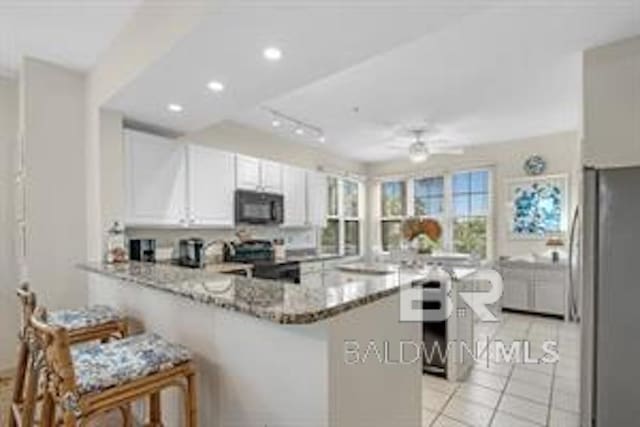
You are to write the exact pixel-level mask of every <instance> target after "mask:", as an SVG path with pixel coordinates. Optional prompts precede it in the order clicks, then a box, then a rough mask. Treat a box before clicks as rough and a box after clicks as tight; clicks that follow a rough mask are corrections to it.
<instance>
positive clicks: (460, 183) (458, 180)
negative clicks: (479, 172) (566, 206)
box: [453, 172, 471, 194]
mask: <svg viewBox="0 0 640 427" xmlns="http://www.w3.org/2000/svg"><path fill="white" fill-rule="evenodd" d="M470 180H471V174H470V173H468V172H461V173H456V174H454V175H453V193H454V194H459V193H468V192H469V191H470V190H471V182H470Z"/></svg>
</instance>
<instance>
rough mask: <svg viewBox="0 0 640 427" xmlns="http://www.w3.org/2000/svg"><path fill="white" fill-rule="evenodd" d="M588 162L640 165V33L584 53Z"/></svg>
mask: <svg viewBox="0 0 640 427" xmlns="http://www.w3.org/2000/svg"><path fill="white" fill-rule="evenodd" d="M583 98H584V114H583V115H584V142H583V155H584V164H585V165H588V166H597V167H619V166H638V165H640V36H638V37H634V38H631V39H627V40H622V41H619V42H616V43H612V44H609V45H606V46H602V47H597V48H594V49H590V50H587V51H586V52H585V54H584V93H583Z"/></svg>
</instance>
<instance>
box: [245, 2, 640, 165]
mask: <svg viewBox="0 0 640 427" xmlns="http://www.w3.org/2000/svg"><path fill="white" fill-rule="evenodd" d="M576 3H577V2H574V4H576ZM590 4H591V6H588V7H528V8H527V7H523V8H514V9H500V10H492V11H489V12H486V13H482V14H475V15H473V16H469V17H467V18H465V19H462V20H460V21H459V22H456V23H454V24H452V25H449V26H447V27H446V28H443V29H442V30H441V31H439V32H437V33H435V34H428V35H426V36H424V37H422V38H420V39H419V40H417V41H414V42H413V43H409V44H406V45H404V46H402V47H399V48H397V49H394V50H392V51H390V52H388V53H385V54H382V55H379V56H377V57H375V58H372V59H370V60H368V61H365V62H363V63H361V64H359V65H357V66H355V67H352V68H350V69H348V70H345V71H343V72H340V73H337V74H334V75H332V76H329V77H328V78H325V79H322V80H318V81H317V82H315V83H313V84H310V85H308V86H306V87H304V88H301V89H299V90H297V91H294V92H292V93H289V94H286V95H284V96H281V97H279V98H277V99H272V100H271V101H270V102H268V103H267V104H268V106H270V107H272V108H275V109H277V110H280V111H283V112H286V113H287V114H289V115H292V116H294V117H297V118H300V119H303V120H306V121H309V122H310V123H313V124H314V125H316V126H320V127H321V128H323V129H325V133H326V136H327V142H326V147H327V148H328V149H330V150H332V151H334V152H336V153H337V154H339V155H343V156H348V157H351V158H355V159H358V160H361V161H381V160H387V159H390V158H392V157H398V156H406V152H403V151H398V150H397V149H393V148H392V147H391V146H392V145H395V146H397V145H398V144H399V143H398V142H395V141H394V139H395V138H396V136H397V133H398V132H397V127H398V125H403V124H404V125H411V124H414V123H420V122H424V121H425V119H426V120H428V121H430V122H434V123H435V124H437V125H438V127H439V128H440V132H439V135H438V136H440V137H443V138H445V139H449V140H452V141H454V144H456V145H468V144H474V143H483V142H496V141H505V140H510V139H514V138H520V137H526V136H532V135H540V134H545V133H551V132H555V131H562V130H568V129H577V128H578V127H579V122H580V110H581V70H582V68H581V54H580V52H581V51H582V50H584V49H585V48H588V47H592V46H595V45H598V44H601V43H605V42H608V41H611V40H615V39H618V38H622V37H627V36H630V35H633V34H636V33H638V32H640V13H639V12H640V8H639V6H638V4H639V2H637V1H636V2H635V3H634V4H633V5H632V4H631V3H630V2H617V3H616V2H609V3H608V4H609V6H606V7H605V6H602V7H596V6H594V5H593V4H594V2H590ZM354 106H358V107H359V113H354V112H353V107H354ZM236 119H237V120H239V121H241V122H243V123H245V124H248V125H251V126H255V127H259V128H263V129H270V130H271V131H274V129H273V128H271V125H270V121H271V118H270V117H269V116H268V115H267V114H265V113H264V111H261V110H260V109H253V110H250V111H247V112H243V113H241V114H239V115H237V116H236ZM283 134H284V135H286V136H287V137H289V138H292V137H293V135H292V134H291V132H290V131H289V132H286V133H283ZM405 144H406V145H408V143H405Z"/></svg>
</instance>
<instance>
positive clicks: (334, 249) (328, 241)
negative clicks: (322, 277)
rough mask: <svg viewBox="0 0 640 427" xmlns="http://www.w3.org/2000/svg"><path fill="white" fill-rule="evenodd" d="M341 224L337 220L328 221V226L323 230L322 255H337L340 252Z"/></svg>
mask: <svg viewBox="0 0 640 427" xmlns="http://www.w3.org/2000/svg"><path fill="white" fill-rule="evenodd" d="M339 226H340V222H339V221H338V220H337V219H329V220H327V226H326V227H325V228H323V229H322V238H321V246H322V253H325V254H337V253H338V251H339V243H338V242H339V240H340V233H339V229H338V228H339Z"/></svg>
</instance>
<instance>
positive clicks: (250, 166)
mask: <svg viewBox="0 0 640 427" xmlns="http://www.w3.org/2000/svg"><path fill="white" fill-rule="evenodd" d="M236 183H237V186H238V188H242V189H245V190H259V189H260V186H261V185H262V177H261V176H260V159H256V158H255V157H249V156H243V155H240V154H238V155H237V156H236Z"/></svg>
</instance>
